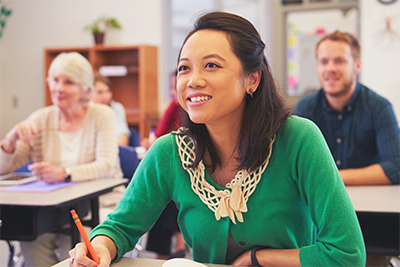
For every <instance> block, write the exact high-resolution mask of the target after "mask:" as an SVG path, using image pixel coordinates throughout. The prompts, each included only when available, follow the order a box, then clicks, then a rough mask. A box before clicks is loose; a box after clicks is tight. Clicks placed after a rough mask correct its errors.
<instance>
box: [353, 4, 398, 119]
mask: <svg viewBox="0 0 400 267" xmlns="http://www.w3.org/2000/svg"><path fill="white" fill-rule="evenodd" d="M360 14H361V33H360V35H361V38H360V41H361V60H362V63H361V64H362V65H361V76H360V81H361V83H363V84H364V85H366V86H368V87H369V88H371V89H372V90H374V91H375V92H377V93H378V94H380V95H382V96H384V97H385V98H387V99H388V100H389V101H390V102H391V103H392V105H393V107H394V110H395V113H396V117H397V122H398V123H399V125H400V122H399V120H400V1H397V2H395V3H394V4H390V5H383V4H380V3H379V2H378V1H372V0H361V2H360ZM388 17H391V18H393V20H392V24H391V26H392V30H393V31H394V32H392V33H390V32H388V31H385V28H386V24H385V18H388ZM395 34H396V35H397V36H395Z"/></svg>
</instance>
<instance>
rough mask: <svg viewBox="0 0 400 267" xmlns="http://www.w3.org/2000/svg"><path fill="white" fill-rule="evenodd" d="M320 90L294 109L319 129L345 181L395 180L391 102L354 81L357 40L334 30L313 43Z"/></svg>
mask: <svg viewBox="0 0 400 267" xmlns="http://www.w3.org/2000/svg"><path fill="white" fill-rule="evenodd" d="M316 58H317V62H316V66H317V71H318V76H319V80H320V83H321V87H322V88H321V89H320V90H319V91H318V92H316V93H314V94H311V95H308V96H305V97H304V98H303V99H301V100H300V101H299V102H298V104H297V105H296V107H295V109H294V114H296V115H298V116H301V117H304V118H308V119H310V120H312V121H313V122H315V123H316V124H317V125H318V127H319V128H320V130H321V131H322V133H323V135H324V137H325V139H326V141H327V143H328V146H329V148H330V150H331V152H332V155H333V158H334V159H335V162H336V165H337V167H338V168H339V173H340V176H341V177H342V179H343V182H344V183H345V184H346V185H354V184H399V180H400V131H399V127H398V124H397V120H396V116H395V114H394V112H393V108H392V105H391V104H390V103H389V101H388V100H386V99H385V98H383V97H382V96H380V95H378V94H377V93H375V92H374V91H372V90H371V89H369V88H368V87H366V86H364V85H363V84H361V83H358V82H357V74H358V73H359V71H360V68H361V59H360V44H359V42H358V40H357V38H356V37H355V36H354V35H352V34H349V33H345V32H340V31H335V32H334V33H331V34H329V35H327V36H325V37H323V38H322V39H321V40H320V41H319V42H318V43H317V45H316Z"/></svg>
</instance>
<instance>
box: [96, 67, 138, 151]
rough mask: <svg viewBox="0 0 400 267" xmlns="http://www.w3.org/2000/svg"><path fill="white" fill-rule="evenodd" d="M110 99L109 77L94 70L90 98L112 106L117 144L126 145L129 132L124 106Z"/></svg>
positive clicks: (111, 97)
mask: <svg viewBox="0 0 400 267" xmlns="http://www.w3.org/2000/svg"><path fill="white" fill-rule="evenodd" d="M112 99H113V93H112V85H111V81H110V78H108V77H104V76H102V75H101V74H100V73H97V72H96V73H95V75H94V90H93V92H92V94H91V100H92V101H93V102H95V103H98V104H104V105H108V106H110V107H112V109H113V110H114V112H115V117H116V127H117V136H118V145H120V146H127V145H128V144H129V136H130V134H131V133H130V131H129V128H128V124H127V122H126V112H125V108H124V106H123V105H122V104H121V103H119V102H115V101H114V100H112Z"/></svg>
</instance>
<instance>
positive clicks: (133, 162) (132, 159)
mask: <svg viewBox="0 0 400 267" xmlns="http://www.w3.org/2000/svg"><path fill="white" fill-rule="evenodd" d="M119 160H120V163H121V169H122V172H123V174H124V178H128V179H129V180H130V179H132V176H133V173H134V172H135V170H136V168H137V166H138V164H139V159H138V157H137V154H136V151H135V149H134V148H133V147H130V146H120V147H119Z"/></svg>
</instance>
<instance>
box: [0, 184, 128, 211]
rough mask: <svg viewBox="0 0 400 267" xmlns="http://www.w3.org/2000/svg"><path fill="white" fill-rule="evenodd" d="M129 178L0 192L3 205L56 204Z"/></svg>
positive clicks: (106, 187)
mask: <svg viewBox="0 0 400 267" xmlns="http://www.w3.org/2000/svg"><path fill="white" fill-rule="evenodd" d="M127 181H128V179H111V178H110V179H98V180H91V181H83V182H80V183H78V184H75V185H72V186H69V187H65V188H62V189H59V190H55V191H51V192H45V193H43V192H9V191H2V192H1V193H0V204H1V205H23V206H56V205H60V204H62V203H65V202H68V201H72V200H74V199H78V198H81V197H84V196H87V195H88V194H92V193H98V192H101V191H103V190H108V191H109V189H110V188H114V187H116V186H119V185H122V184H125V183H126V182H127Z"/></svg>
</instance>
